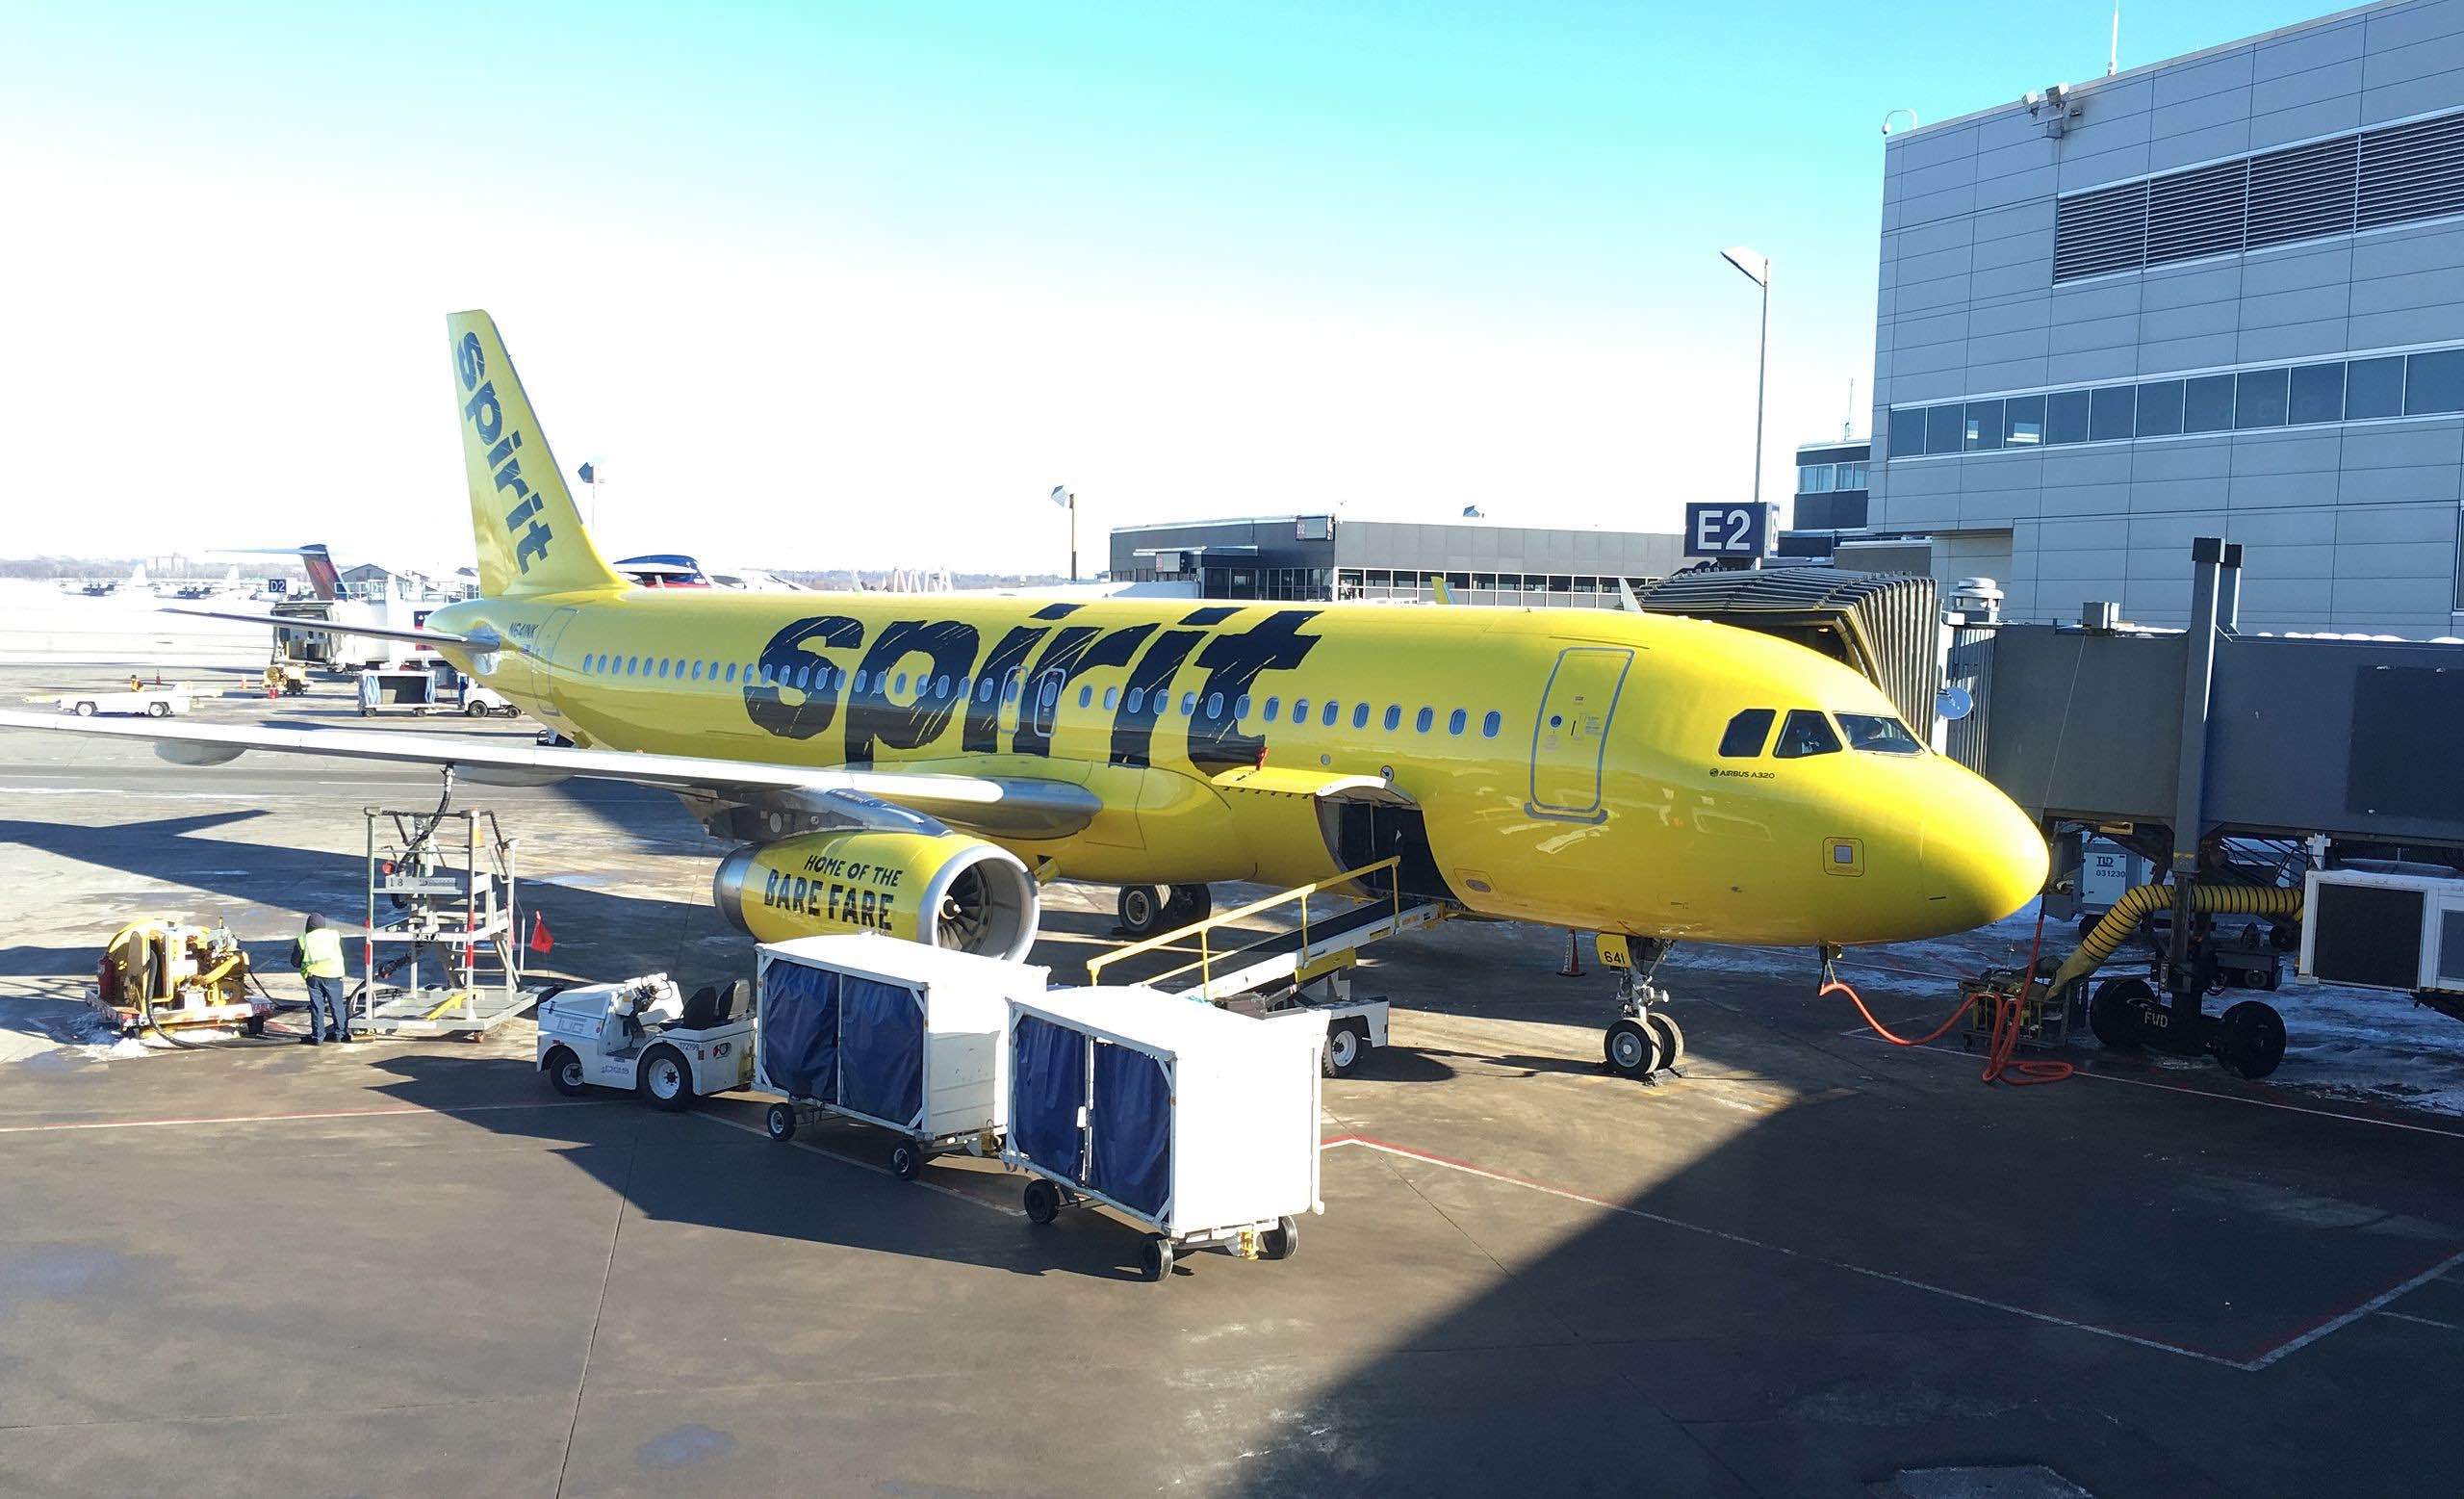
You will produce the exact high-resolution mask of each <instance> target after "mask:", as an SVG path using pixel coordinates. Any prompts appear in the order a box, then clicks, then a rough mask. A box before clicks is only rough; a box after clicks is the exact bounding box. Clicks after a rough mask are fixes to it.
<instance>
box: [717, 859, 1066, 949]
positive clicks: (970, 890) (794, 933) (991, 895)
mask: <svg viewBox="0 0 2464 1499" xmlns="http://www.w3.org/2000/svg"><path fill="white" fill-rule="evenodd" d="M710 893H711V898H712V899H713V900H715V901H716V902H717V903H718V907H719V911H720V914H721V915H723V916H725V917H727V918H728V920H729V921H731V922H732V923H733V924H734V925H735V928H736V930H738V931H740V932H743V933H745V934H746V935H747V936H749V937H751V938H753V939H754V940H755V941H757V942H765V943H768V942H782V941H784V940H785V939H787V938H790V937H814V936H820V935H824V934H828V933H834V932H880V933H883V934H884V935H886V936H890V937H900V938H905V939H906V940H907V941H909V942H918V943H924V944H926V945H927V946H932V947H955V948H957V949H959V950H960V951H962V952H972V953H977V954H980V955H983V956H986V957H993V958H1023V957H1025V956H1026V955H1027V949H1028V948H1029V947H1031V946H1033V945H1034V944H1035V940H1036V917H1037V903H1038V898H1039V895H1040V892H1039V890H1038V888H1037V885H1036V878H1035V876H1034V875H1033V874H1031V873H1029V872H1028V871H1027V866H1025V865H1024V864H1021V863H1020V862H1019V861H1018V857H1017V856H1016V855H1015V854H1013V853H1011V852H1010V851H1009V850H1008V849H1005V848H1002V847H1000V846H998V845H997V844H993V843H988V842H986V841H985V840H982V839H979V838H969V837H967V836H966V835H965V834H963V833H937V834H935V833H895V832H882V831H874V830H864V829H860V830H857V831H854V832H846V833H812V834H808V835H806V836H805V837H802V838H789V839H782V840H779V841H777V842H774V843H752V844H748V845H746V846H745V847H742V848H739V849H737V850H736V851H735V852H733V853H732V854H730V855H728V856H727V857H726V858H725V859H722V860H720V861H719V869H718V873H717V875H716V876H715V877H714V878H713V879H712V881H711V887H710Z"/></svg>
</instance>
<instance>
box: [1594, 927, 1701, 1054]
mask: <svg viewBox="0 0 2464 1499" xmlns="http://www.w3.org/2000/svg"><path fill="white" fill-rule="evenodd" d="M1669 946H1670V943H1668V942H1667V941H1665V940H1664V939H1661V938H1655V937H1638V938H1633V939H1630V941H1629V943H1628V949H1629V951H1630V953H1631V954H1632V966H1631V967H1630V968H1627V969H1624V970H1622V971H1621V972H1620V973H1619V974H1618V977H1617V1019H1616V1020H1614V1021H1610V1022H1609V1023H1608V1029H1607V1030H1606V1032H1604V1034H1603V1035H1602V1036H1601V1039H1600V1050H1601V1055H1602V1058H1603V1059H1604V1062H1605V1063H1606V1065H1607V1068H1608V1070H1609V1071H1610V1072H1612V1073H1616V1074H1617V1075H1619V1076H1620V1077H1633V1078H1639V1079H1641V1080H1643V1081H1646V1082H1648V1081H1650V1080H1651V1078H1652V1074H1653V1073H1663V1072H1665V1073H1677V1069H1678V1065H1679V1064H1680V1063H1681V1062H1683V1061H1684V1060H1685V1032H1684V1031H1683V1030H1682V1029H1681V1028H1680V1027H1679V1026H1678V1023H1677V1021H1676V1019H1675V1018H1674V1017H1672V1016H1671V1015H1669V1013H1668V1012H1667V1011H1666V1010H1664V1009H1662V1008H1660V1006H1662V1005H1665V1004H1666V1003H1668V991H1666V990H1664V989H1661V988H1659V987H1657V986H1656V985H1655V984H1653V983H1652V975H1653V974H1654V973H1655V972H1657V971H1658V970H1659V964H1660V960H1661V959H1662V958H1665V957H1667V956H1668V949H1669ZM1678 1075H1683V1074H1682V1073H1679V1074H1678Z"/></svg>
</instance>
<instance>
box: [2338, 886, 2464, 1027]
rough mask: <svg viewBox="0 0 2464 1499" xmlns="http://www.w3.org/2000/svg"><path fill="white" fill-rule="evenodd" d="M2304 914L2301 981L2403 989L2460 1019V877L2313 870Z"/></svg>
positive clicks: (2463, 971)
mask: <svg viewBox="0 0 2464 1499" xmlns="http://www.w3.org/2000/svg"><path fill="white" fill-rule="evenodd" d="M2302 909H2303V913H2304V915H2303V918H2302V922H2301V963H2300V968H2299V969H2298V970H2297V972H2298V975H2299V977H2300V979H2301V981H2302V982H2303V983H2306V984H2347V985H2350V986H2352V987H2355V988H2359V989H2394V990H2400V991H2403V992H2405V993H2407V994H2410V995H2413V997H2414V998H2416V999H2418V1000H2420V1001H2421V1002H2422V1003H2423V1004H2425V1005H2428V1006H2430V1007H2431V1008H2433V1009H2436V1010H2441V1011H2444V1012H2445V1013H2447V1014H2449V1015H2451V1016H2455V1017H2457V1018H2458V1019H2464V879H2456V878H2453V877H2451V876H2447V875H2436V874H2395V873H2380V872H2378V871H2376V870H2370V869H2313V870H2312V871H2310V875H2309V879H2308V882H2307V885H2306V887H2305V889H2304V890H2303V892H2302Z"/></svg>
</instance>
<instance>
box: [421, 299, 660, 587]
mask: <svg viewBox="0 0 2464 1499" xmlns="http://www.w3.org/2000/svg"><path fill="white" fill-rule="evenodd" d="M445 326H446V329H447V331H448V332H449V334H450V336H451V340H452V349H453V377H454V379H453V395H454V400H455V401H458V402H459V403H460V406H461V421H462V465H463V469H464V472H465V473H466V475H467V476H468V478H469V479H470V485H471V525H472V529H473V530H474V532H475V535H476V537H477V540H478V545H479V592H480V593H481V594H483V595H485V596H486V597H488V598H492V599H494V598H504V597H508V596H516V597H518V596H520V595H524V594H534V593H596V592H603V591H607V590H613V589H620V588H623V587H624V586H625V580H624V579H623V578H621V577H619V576H617V574H616V572H615V570H614V569H612V568H610V567H609V566H608V565H607V562H606V560H605V559H604V558H603V557H602V556H600V555H599V549H598V548H597V547H595V546H593V545H591V540H590V536H589V533H588V532H586V531H584V530H582V524H581V512H580V511H579V510H578V509H576V508H575V507H574V497H573V495H572V493H571V492H570V491H569V490H567V489H566V488H565V477H564V475H563V473H562V472H561V471H559V470H558V469H557V467H556V459H555V455H554V454H553V453H551V452H549V451H548V439H547V437H546V436H545V434H543V433H542V432H541V431H540V430H539V419H538V417H537V416H536V415H535V414H533V413H532V411H531V409H530V398H529V397H527V396H526V395H524V394H523V390H522V379H521V376H519V375H515V374H514V373H513V361H512V360H511V359H509V358H507V357H506V356H505V351H504V341H503V340H502V339H501V338H499V337H498V336H497V325H496V320H494V319H492V318H490V317H489V316H488V315H487V314H486V313H484V312H457V313H455V314H453V315H452V316H451V317H449V318H448V319H446V320H445Z"/></svg>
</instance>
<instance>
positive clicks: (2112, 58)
mask: <svg viewBox="0 0 2464 1499" xmlns="http://www.w3.org/2000/svg"><path fill="white" fill-rule="evenodd" d="M2120 71H2121V0H2114V39H2113V45H2112V47H2111V48H2110V49H2109V50H2108V51H2107V52H2106V53H2105V76H2106V77H2108V78H2111V77H2112V76H2113V75H2114V74H2116V73H2118V72H2120Z"/></svg>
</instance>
